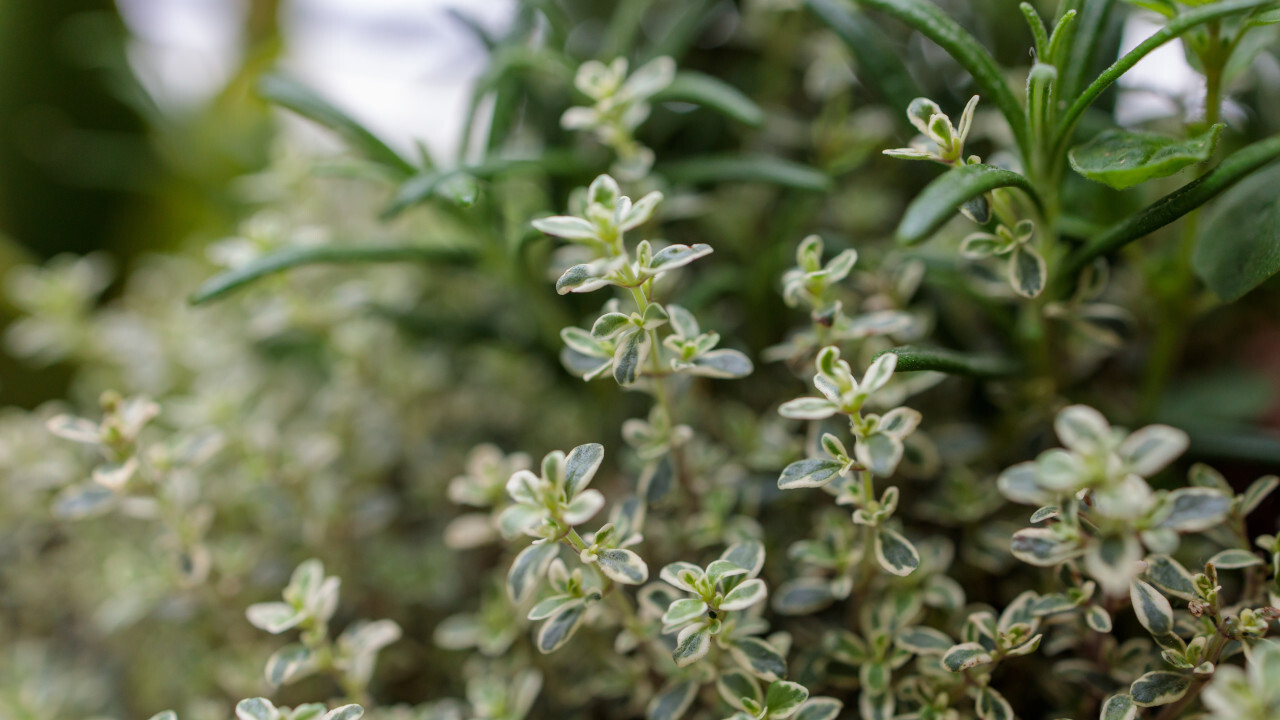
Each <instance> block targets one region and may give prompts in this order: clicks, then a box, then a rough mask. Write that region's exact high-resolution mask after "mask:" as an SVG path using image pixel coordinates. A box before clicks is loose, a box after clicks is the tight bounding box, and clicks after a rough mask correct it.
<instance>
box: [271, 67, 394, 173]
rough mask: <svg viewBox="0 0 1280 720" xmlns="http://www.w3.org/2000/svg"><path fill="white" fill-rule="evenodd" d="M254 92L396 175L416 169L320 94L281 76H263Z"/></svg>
mask: <svg viewBox="0 0 1280 720" xmlns="http://www.w3.org/2000/svg"><path fill="white" fill-rule="evenodd" d="M258 93H259V94H260V95H262V97H264V98H266V99H267V100H269V101H271V102H273V103H275V104H277V105H280V106H282V107H285V108H288V109H289V110H292V111H294V112H296V113H298V114H299V115H301V116H303V117H305V118H307V119H308V120H313V121H315V122H317V123H320V124H321V125H324V126H325V127H327V128H330V129H331V130H336V131H337V132H338V133H340V134H341V135H343V137H345V138H346V140H347V142H350V143H351V144H352V145H355V146H356V148H357V149H359V150H360V152H362V153H363V154H364V155H365V156H366V157H368V158H369V159H370V160H373V161H374V162H377V163H381V164H382V165H385V166H387V167H389V168H391V169H392V170H394V171H395V172H396V173H398V174H400V175H412V174H413V173H414V172H415V171H416V168H414V167H413V165H411V164H410V163H409V162H408V161H406V160H405V159H404V158H402V157H400V155H399V154H398V153H396V151H394V150H392V149H391V148H390V147H388V146H387V144H386V143H384V142H382V140H380V139H378V136H376V135H374V134H373V133H372V132H370V131H369V130H368V129H367V128H366V127H365V126H363V125H361V124H360V123H358V122H356V121H355V120H354V119H352V118H351V116H349V115H347V114H346V113H345V112H343V111H342V110H339V109H338V108H337V107H335V106H334V105H333V104H332V103H330V102H329V101H328V100H325V99H324V98H322V97H320V96H319V95H318V94H316V92H315V91H314V90H312V89H311V88H309V87H307V86H306V85H303V84H302V83H299V82H298V81H296V80H293V79H292V78H288V77H285V76H283V75H265V76H263V77H262V79H261V80H259V81H258Z"/></svg>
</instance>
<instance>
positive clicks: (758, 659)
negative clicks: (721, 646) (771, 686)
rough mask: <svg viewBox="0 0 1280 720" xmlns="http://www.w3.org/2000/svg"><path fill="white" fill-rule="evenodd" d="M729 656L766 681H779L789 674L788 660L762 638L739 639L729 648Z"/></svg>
mask: <svg viewBox="0 0 1280 720" xmlns="http://www.w3.org/2000/svg"><path fill="white" fill-rule="evenodd" d="M729 654H731V655H732V656H733V659H734V660H735V661H736V662H737V663H738V664H739V665H741V666H742V667H743V668H744V669H746V670H749V671H750V672H751V673H752V674H754V675H755V676H757V677H759V678H763V679H764V680H778V679H780V678H781V677H782V676H784V675H786V674H787V659H786V658H785V657H783V656H782V653H780V652H778V650H777V648H775V647H774V646H772V645H770V644H769V643H767V642H765V641H764V640H761V639H760V638H754V637H742V638H738V639H737V640H736V641H735V642H734V643H733V644H732V645H730V646H729Z"/></svg>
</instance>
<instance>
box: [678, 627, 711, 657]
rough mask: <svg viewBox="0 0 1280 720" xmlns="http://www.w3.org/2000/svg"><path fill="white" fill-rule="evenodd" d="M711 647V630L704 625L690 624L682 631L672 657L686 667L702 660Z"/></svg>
mask: <svg viewBox="0 0 1280 720" xmlns="http://www.w3.org/2000/svg"><path fill="white" fill-rule="evenodd" d="M710 649H711V632H710V631H709V630H708V629H707V628H706V626H703V625H690V626H688V627H686V628H685V629H683V630H681V631H680V635H679V636H678V638H677V641H676V649H675V652H673V653H672V654H671V659H672V660H675V662H676V665H679V666H680V667H685V666H686V665H691V664H693V663H695V662H697V661H698V660H701V659H702V658H703V657H704V656H705V655H706V654H707V651H708V650H710Z"/></svg>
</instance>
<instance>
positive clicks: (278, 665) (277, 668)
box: [265, 643, 313, 687]
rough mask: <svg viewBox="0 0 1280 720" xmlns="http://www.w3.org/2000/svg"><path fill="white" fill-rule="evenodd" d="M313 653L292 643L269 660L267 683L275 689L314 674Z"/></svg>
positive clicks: (273, 654) (266, 672) (276, 652)
mask: <svg viewBox="0 0 1280 720" xmlns="http://www.w3.org/2000/svg"><path fill="white" fill-rule="evenodd" d="M312 670H313V668H312V666H311V651H310V650H308V649H307V648H306V647H305V646H303V645H300V644H298V643H290V644H288V645H285V646H284V647H282V648H280V649H279V650H277V651H275V652H274V653H272V655H271V657H269V658H267V667H266V671H265V674H266V677H267V682H269V683H271V685H272V686H273V687H280V686H281V685H287V684H289V683H291V682H293V681H295V680H299V679H301V678H303V677H305V676H306V675H308V674H310V673H311V672H312Z"/></svg>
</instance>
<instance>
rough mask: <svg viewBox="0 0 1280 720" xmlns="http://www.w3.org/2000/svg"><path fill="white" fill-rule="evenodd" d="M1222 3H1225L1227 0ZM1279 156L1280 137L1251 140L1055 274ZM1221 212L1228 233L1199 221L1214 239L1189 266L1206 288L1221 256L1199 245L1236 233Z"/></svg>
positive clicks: (1068, 271) (1151, 228) (1226, 283)
mask: <svg viewBox="0 0 1280 720" xmlns="http://www.w3.org/2000/svg"><path fill="white" fill-rule="evenodd" d="M1221 4H1224V5H1225V4H1227V3H1225V2H1224V3H1221ZM1277 157H1280V136H1274V137H1270V138H1267V139H1266V140H1259V141H1258V142H1256V143H1253V144H1252V145H1249V146H1247V147H1244V148H1241V149H1240V150H1237V151H1236V152H1234V153H1232V154H1231V155H1229V156H1228V157H1227V158H1226V159H1224V160H1223V161H1222V162H1220V163H1218V166H1217V167H1215V168H1214V169H1213V170H1210V171H1209V172H1207V173H1205V174H1204V175H1202V176H1200V178H1199V179H1197V180H1194V181H1192V182H1189V183H1187V184H1186V185H1183V186H1182V187H1180V188H1178V189H1177V190H1175V191H1173V192H1171V193H1169V194H1168V195H1165V196H1164V197H1162V198H1160V199H1159V200H1157V201H1155V202H1154V203H1152V204H1151V205H1148V206H1147V207H1146V208H1144V209H1143V210H1142V211H1141V212H1138V213H1136V214H1133V215H1130V216H1129V217H1127V218H1125V219H1124V220H1121V221H1120V222H1118V223H1116V224H1115V225H1112V226H1111V227H1109V228H1107V229H1106V230H1104V231H1103V232H1101V233H1099V234H1097V235H1095V236H1094V237H1093V239H1092V240H1090V241H1089V242H1088V243H1086V244H1085V245H1084V247H1082V248H1080V249H1079V250H1077V251H1076V252H1074V253H1072V254H1071V255H1070V256H1069V257H1068V258H1067V261H1066V262H1065V263H1063V264H1062V267H1061V270H1060V272H1059V273H1058V277H1059V278H1062V279H1066V278H1073V277H1075V275H1076V274H1077V273H1079V272H1080V270H1082V269H1083V268H1084V267H1085V266H1086V265H1088V264H1089V263H1091V262H1093V259H1094V258H1096V257H1100V256H1102V255H1106V254H1108V253H1111V252H1113V251H1115V250H1118V249H1120V248H1121V247H1124V246H1125V245H1126V244H1128V243H1130V242H1133V241H1134V240H1137V239H1138V238H1141V237H1145V236H1146V235H1148V234H1150V233H1153V232H1155V231H1156V230H1159V229H1160V228H1162V227H1164V226H1165V225H1168V224H1169V223H1171V222H1173V221H1175V220H1177V219H1178V218H1181V217H1182V216H1183V215H1186V214H1187V213H1189V212H1191V211H1192V210H1194V209H1196V208H1198V207H1200V206H1201V205H1203V204H1204V203H1206V202H1208V201H1210V200H1212V199H1213V198H1215V197H1217V196H1218V194H1219V193H1221V192H1223V191H1224V190H1226V189H1227V188H1229V187H1231V186H1232V185H1235V184H1236V183H1237V182H1240V181H1241V180H1243V179H1244V178H1245V177H1247V176H1248V175H1249V174H1251V173H1252V172H1254V171H1255V170H1257V169H1259V168H1261V167H1263V166H1264V165H1266V164H1267V163H1270V162H1271V161H1272V160H1275V159H1276V158H1277ZM1222 217H1223V222H1231V226H1230V228H1229V232H1226V231H1224V230H1218V231H1216V232H1215V233H1214V234H1211V233H1210V232H1209V230H1208V228H1209V227H1210V224H1209V223H1206V222H1203V221H1202V222H1201V224H1200V227H1201V234H1200V235H1199V237H1200V238H1212V240H1203V241H1198V244H1197V246H1196V254H1195V255H1194V256H1193V257H1192V267H1193V268H1195V270H1196V274H1198V275H1199V276H1200V278H1201V279H1202V280H1205V282H1206V284H1208V285H1209V287H1210V289H1213V288H1214V283H1212V282H1209V280H1208V278H1209V277H1210V276H1211V275H1212V276H1213V277H1215V278H1218V276H1217V275H1216V274H1214V271H1215V270H1216V269H1217V268H1218V267H1219V265H1218V264H1217V263H1219V262H1221V260H1222V257H1221V256H1219V255H1218V254H1217V253H1216V252H1215V251H1214V250H1212V249H1209V248H1205V249H1201V247H1200V244H1202V243H1209V242H1213V243H1216V242H1218V240H1219V238H1220V237H1223V236H1224V235H1223V233H1224V232H1225V234H1226V235H1227V236H1230V235H1233V234H1234V233H1235V227H1234V220H1232V219H1231V218H1229V217H1228V216H1222ZM1222 272H1223V274H1222V276H1221V278H1220V279H1221V282H1222V288H1223V290H1224V291H1225V290H1226V288H1227V287H1234V284H1233V283H1232V279H1231V277H1230V275H1229V270H1228V269H1227V268H1222ZM1215 292H1216V290H1215ZM1244 292H1245V291H1241V292H1240V294H1241V295H1243V294H1244ZM1236 297H1238V295H1237V296H1236ZM1233 299H1234V298H1233Z"/></svg>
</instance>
